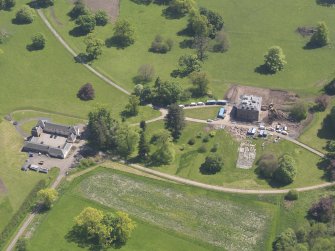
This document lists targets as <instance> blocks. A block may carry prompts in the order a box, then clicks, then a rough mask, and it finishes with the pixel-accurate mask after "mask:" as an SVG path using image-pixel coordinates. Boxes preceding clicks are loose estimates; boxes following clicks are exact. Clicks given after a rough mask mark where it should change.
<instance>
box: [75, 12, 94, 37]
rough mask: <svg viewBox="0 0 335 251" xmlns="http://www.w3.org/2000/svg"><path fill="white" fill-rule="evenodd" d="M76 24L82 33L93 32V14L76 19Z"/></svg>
mask: <svg viewBox="0 0 335 251" xmlns="http://www.w3.org/2000/svg"><path fill="white" fill-rule="evenodd" d="M76 24H77V25H78V27H79V29H80V30H81V31H82V32H83V33H90V32H92V31H93V30H94V28H95V26H96V21H95V18H94V15H93V14H85V15H81V16H79V17H78V18H77V20H76Z"/></svg>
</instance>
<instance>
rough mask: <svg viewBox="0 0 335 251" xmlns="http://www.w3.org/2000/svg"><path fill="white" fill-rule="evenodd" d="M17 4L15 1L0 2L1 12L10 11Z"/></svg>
mask: <svg viewBox="0 0 335 251" xmlns="http://www.w3.org/2000/svg"><path fill="white" fill-rule="evenodd" d="M15 4H16V2H15V0H0V10H10V9H11V8H13V7H14V6H15Z"/></svg>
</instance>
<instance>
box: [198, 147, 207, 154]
mask: <svg viewBox="0 0 335 251" xmlns="http://www.w3.org/2000/svg"><path fill="white" fill-rule="evenodd" d="M198 152H199V153H205V152H207V148H206V146H204V145H202V146H200V147H199V149H198Z"/></svg>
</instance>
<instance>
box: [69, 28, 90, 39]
mask: <svg viewBox="0 0 335 251" xmlns="http://www.w3.org/2000/svg"><path fill="white" fill-rule="evenodd" d="M69 34H70V35H71V36H72V37H83V36H86V35H87V34H88V32H85V31H83V30H82V29H81V28H80V27H79V26H77V27H74V28H73V29H72V30H70V31H69Z"/></svg>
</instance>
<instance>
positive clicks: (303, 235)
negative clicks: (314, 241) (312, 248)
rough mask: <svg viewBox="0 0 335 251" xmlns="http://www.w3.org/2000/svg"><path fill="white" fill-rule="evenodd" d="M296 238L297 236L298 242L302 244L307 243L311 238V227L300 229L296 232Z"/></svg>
mask: <svg viewBox="0 0 335 251" xmlns="http://www.w3.org/2000/svg"><path fill="white" fill-rule="evenodd" d="M295 234H296V236H297V240H298V242H300V243H302V242H306V241H307V240H308V237H309V227H307V226H306V227H305V226H304V227H300V228H299V229H298V230H297V231H296V232H295Z"/></svg>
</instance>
